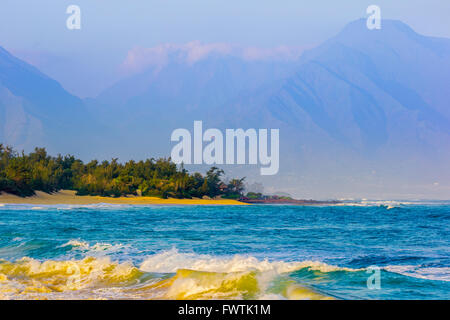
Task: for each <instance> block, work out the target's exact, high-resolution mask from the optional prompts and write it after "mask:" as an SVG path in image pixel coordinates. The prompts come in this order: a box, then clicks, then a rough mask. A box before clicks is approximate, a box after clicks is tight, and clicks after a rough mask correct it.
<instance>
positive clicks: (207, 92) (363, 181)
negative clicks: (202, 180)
mask: <svg viewBox="0 0 450 320" xmlns="http://www.w3.org/2000/svg"><path fill="white" fill-rule="evenodd" d="M180 57H181V58H180ZM164 61H165V62H164V64H161V65H155V64H151V65H149V66H148V67H145V68H143V69H142V70H141V71H140V72H139V73H136V74H134V75H131V76H129V77H128V78H125V79H122V80H121V81H119V82H118V83H116V84H115V85H114V86H112V87H111V88H109V89H107V90H105V91H104V92H103V93H102V94H100V95H99V96H98V97H97V98H96V99H86V100H83V101H81V100H80V99H78V98H76V97H74V96H72V95H70V94H69V93H67V92H66V91H65V90H64V89H63V88H62V87H61V86H60V85H59V84H58V83H57V82H56V81H54V80H52V79H50V78H48V77H46V76H45V75H43V74H42V73H40V72H39V71H38V70H36V69H35V68H33V67H32V66H30V65H27V64H26V63H24V62H22V61H20V60H18V59H15V58H14V57H12V56H11V55H10V54H8V53H7V52H6V51H4V50H1V51H0V106H1V109H0V112H1V113H2V114H1V116H2V117H1V119H0V121H1V122H0V129H1V130H0V132H1V133H0V134H1V135H2V136H0V138H1V140H2V141H6V142H9V143H11V144H14V145H19V146H31V145H33V146H34V145H48V146H51V148H53V149H51V150H54V151H56V152H70V153H76V154H80V155H81V156H82V157H85V158H87V159H89V158H100V159H105V158H106V159H108V158H111V157H119V158H120V160H127V159H142V158H147V157H152V156H154V157H157V156H168V155H170V151H171V148H172V146H173V144H172V143H171V142H170V135H171V133H172V131H173V130H174V129H176V128H187V129H190V130H192V125H193V121H194V120H202V121H203V125H204V128H212V127H217V128H220V129H225V128H278V129H280V173H279V174H278V175H276V176H267V177H261V176H260V175H259V168H257V167H249V166H224V169H225V170H226V171H227V172H228V174H229V175H230V176H236V175H242V176H247V181H249V182H262V183H264V185H265V186H266V192H268V193H270V192H272V191H275V190H280V191H284V192H288V193H289V194H291V195H293V196H296V197H310V198H342V197H371V198H374V197H379V198H418V197H419V198H420V197H422V198H430V197H437V198H448V197H449V196H450V184H449V182H448V181H450V170H448V163H449V161H450V103H449V101H450V90H448V84H449V83H450V39H443V38H434V37H427V36H423V35H420V34H418V33H416V32H415V31H414V30H412V29H411V28H410V27H408V26H407V25H405V24H404V23H402V22H399V21H392V20H383V24H382V29H381V30H368V29H367V27H366V22H365V20H357V21H354V22H352V23H349V24H348V25H347V26H346V27H345V28H344V29H343V30H341V31H340V32H339V33H338V34H337V35H336V36H334V37H332V38H331V39H329V40H328V41H326V42H324V43H323V44H321V45H319V46H318V47H316V48H314V49H311V50H309V51H306V52H305V53H304V54H303V55H302V56H301V57H300V58H299V59H297V60H285V61H283V60H280V59H279V60H275V59H272V60H249V59H245V58H243V57H239V56H235V55H230V54H227V53H226V52H215V53H213V54H208V55H204V56H201V58H199V59H196V60H195V61H190V60H188V59H183V52H181V53H180V52H175V53H174V52H171V54H170V55H167V57H166V58H165V60H164ZM39 142H43V143H44V144H43V143H39ZM188 169H192V170H194V169H198V167H195V166H189V167H188Z"/></svg>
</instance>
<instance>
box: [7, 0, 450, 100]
mask: <svg viewBox="0 0 450 320" xmlns="http://www.w3.org/2000/svg"><path fill="white" fill-rule="evenodd" d="M371 4H376V5H378V6H379V7H380V8H381V14H382V18H384V19H398V20H401V21H403V22H405V23H407V24H409V25H410V26H411V27H412V28H413V29H415V30H416V31H417V32H419V33H422V34H425V35H432V36H439V37H448V38H450V19H448V16H449V13H450V1H442V0H428V1H425V0H371V1H366V0H341V1H336V0H315V1H302V0H284V1H283V0H245V1H237V0H226V1H217V0H133V1H125V0H70V1H66V0H39V1H34V0H1V3H0V46H2V47H4V48H5V49H7V50H9V51H11V52H12V53H13V54H15V55H16V56H18V57H19V58H22V59H24V60H25V61H27V62H30V63H32V64H34V65H36V66H37V67H38V68H40V69H41V70H42V71H43V72H44V73H46V74H48V75H49V76H51V77H53V78H55V79H56V80H58V81H59V82H61V84H62V85H63V86H64V87H65V88H66V89H67V90H68V91H70V92H71V93H73V94H75V95H77V96H80V97H95V96H96V95H98V94H99V93H100V92H101V91H102V90H104V89H105V88H107V87H108V86H110V85H112V84H113V83H114V82H116V81H117V80H118V79H120V77H122V76H124V75H123V74H122V69H121V66H123V63H124V61H125V60H126V59H127V57H129V52H132V50H135V49H136V48H152V47H155V46H158V45H161V44H175V45H179V46H180V45H183V44H186V43H189V42H192V41H198V42H200V43H205V44H209V43H229V44H233V45H235V46H243V47H257V48H266V49H267V48H273V47H280V46H286V47H300V48H302V47H304V48H308V47H311V46H314V45H317V44H320V43H321V42H323V41H325V40H326V39H328V38H330V37H332V36H333V35H335V34H336V33H337V32H338V31H339V30H340V29H341V28H342V27H343V26H345V25H346V24H347V23H348V22H350V21H352V20H356V19H358V18H361V17H367V14H366V8H367V7H368V6H369V5H371ZM69 5H78V6H79V7H80V9H81V29H80V30H68V29H67V27H66V20H67V18H68V16H69V15H68V14H67V13H66V9H67V7H68V6H69ZM82 75H83V76H82ZM79 79H84V81H80V80H79ZM86 79H87V80H86Z"/></svg>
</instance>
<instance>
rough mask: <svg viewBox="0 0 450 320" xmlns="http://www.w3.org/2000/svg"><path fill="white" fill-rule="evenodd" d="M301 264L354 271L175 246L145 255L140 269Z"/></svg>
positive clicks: (285, 268) (288, 268)
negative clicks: (190, 250) (180, 249)
mask: <svg viewBox="0 0 450 320" xmlns="http://www.w3.org/2000/svg"><path fill="white" fill-rule="evenodd" d="M303 268H309V269H311V270H317V271H321V272H332V271H340V270H345V271H357V270H356V269H349V268H340V267H337V266H332V265H328V264H326V263H323V262H319V261H301V262H295V261H294V262H285V261H269V260H268V259H264V260H258V259H257V258H255V257H252V256H243V255H235V256H232V257H214V256H210V255H199V254H194V253H180V252H178V250H177V249H171V250H168V251H163V252H161V253H158V254H155V255H152V256H149V257H147V259H146V260H145V261H144V262H143V263H142V264H141V266H140V269H141V270H143V271H147V272H164V273H173V272H176V271H177V270H179V269H191V270H196V271H206V272H227V273H228V272H246V271H258V272H275V273H277V274H282V273H288V272H293V271H296V270H300V269H303Z"/></svg>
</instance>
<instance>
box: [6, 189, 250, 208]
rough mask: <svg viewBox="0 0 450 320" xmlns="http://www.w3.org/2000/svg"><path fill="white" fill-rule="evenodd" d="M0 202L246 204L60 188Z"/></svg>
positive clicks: (9, 198)
mask: <svg viewBox="0 0 450 320" xmlns="http://www.w3.org/2000/svg"><path fill="white" fill-rule="evenodd" d="M0 203H4V204H36V205H38V204H41V205H54V204H74V205H89V204H98V203H108V204H135V205H139V204H141V205H151V204H154V205H165V204H167V205H247V204H246V203H243V202H240V201H237V200H229V199H217V200H215V199H211V200H209V199H173V198H169V199H161V198H156V197H136V196H128V197H118V198H112V197H100V196H77V195H75V191H71V190H61V191H59V192H55V193H52V194H48V193H45V192H41V191H36V195H34V196H31V197H25V198H22V197H18V196H16V195H13V194H8V193H4V192H3V193H0Z"/></svg>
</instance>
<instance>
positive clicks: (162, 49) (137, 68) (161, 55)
mask: <svg viewBox="0 0 450 320" xmlns="http://www.w3.org/2000/svg"><path fill="white" fill-rule="evenodd" d="M308 48H309V47H289V46H278V47H273V48H258V47H244V46H239V45H233V44H228V43H222V42H216V43H201V42H200V41H192V42H188V43H185V44H171V43H165V44H160V45H157V46H154V47H151V48H143V47H135V48H133V49H131V50H130V51H129V52H128V54H127V57H126V58H125V61H124V62H123V63H122V65H121V67H120V70H121V72H122V73H125V74H134V73H139V72H142V71H144V70H147V69H149V68H153V69H154V71H155V72H158V71H160V70H161V69H162V68H163V67H164V66H166V65H167V64H168V63H169V62H170V61H177V62H179V63H186V64H188V65H192V64H195V63H196V62H198V61H201V60H202V59H205V58H207V57H209V56H211V55H221V56H234V57H239V58H241V59H244V60H247V61H270V60H273V61H292V60H296V59H298V58H299V57H300V55H301V54H302V53H303V51H304V50H305V49H308Z"/></svg>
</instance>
